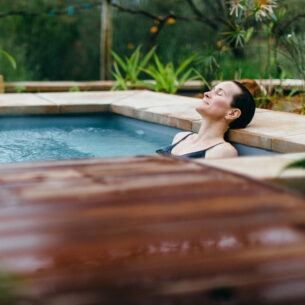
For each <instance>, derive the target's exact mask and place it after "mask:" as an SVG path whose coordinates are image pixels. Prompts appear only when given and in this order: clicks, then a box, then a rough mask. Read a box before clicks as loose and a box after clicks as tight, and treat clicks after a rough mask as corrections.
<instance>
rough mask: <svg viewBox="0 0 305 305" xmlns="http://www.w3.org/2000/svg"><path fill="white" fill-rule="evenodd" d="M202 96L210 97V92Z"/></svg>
mask: <svg viewBox="0 0 305 305" xmlns="http://www.w3.org/2000/svg"><path fill="white" fill-rule="evenodd" d="M203 96H205V97H210V96H211V91H206V92H204V94H203Z"/></svg>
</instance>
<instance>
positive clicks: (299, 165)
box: [284, 159, 305, 170]
mask: <svg viewBox="0 0 305 305" xmlns="http://www.w3.org/2000/svg"><path fill="white" fill-rule="evenodd" d="M289 168H305V159H300V160H297V161H294V162H292V163H289V164H288V165H287V166H286V167H285V168H284V170H285V169H289Z"/></svg>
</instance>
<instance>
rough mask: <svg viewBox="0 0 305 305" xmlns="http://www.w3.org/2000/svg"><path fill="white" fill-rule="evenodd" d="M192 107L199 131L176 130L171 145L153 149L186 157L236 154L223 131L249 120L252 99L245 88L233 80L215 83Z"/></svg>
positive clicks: (214, 156)
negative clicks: (196, 114)
mask: <svg viewBox="0 0 305 305" xmlns="http://www.w3.org/2000/svg"><path fill="white" fill-rule="evenodd" d="M196 111H197V112H198V113H199V114H200V115H201V117H202V123H201V127H200V129H199V132H198V133H192V132H180V133H178V134H177V135H176V136H175V137H174V140H173V143H172V145H170V146H168V147H166V148H164V149H159V150H157V153H159V154H163V155H173V156H181V157H186V158H206V159H212V158H231V157H236V156H237V155H238V153H237V151H236V149H235V148H234V146H232V145H231V144H230V143H229V142H227V141H226V140H225V134H226V132H227V131H228V129H229V128H244V127H246V126H247V125H248V124H249V123H250V121H251V120H252V118H253V116H254V112H255V102H254V99H253V97H252V95H251V93H250V92H249V91H248V89H247V88H246V87H245V86H243V85H242V84H240V83H239V82H237V81H225V82H222V83H219V84H218V85H217V86H215V87H214V88H213V89H212V90H211V91H208V92H206V93H204V96H203V99H202V101H201V103H200V104H199V105H198V106H197V107H196Z"/></svg>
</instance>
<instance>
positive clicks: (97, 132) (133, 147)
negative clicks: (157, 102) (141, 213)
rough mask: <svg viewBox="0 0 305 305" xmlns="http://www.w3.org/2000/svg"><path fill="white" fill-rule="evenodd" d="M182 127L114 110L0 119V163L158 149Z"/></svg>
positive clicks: (170, 139) (124, 153) (138, 152)
mask: <svg viewBox="0 0 305 305" xmlns="http://www.w3.org/2000/svg"><path fill="white" fill-rule="evenodd" d="M178 131H180V130H179V129H176V128H173V127H167V126H162V125H158V124H154V123H149V122H144V121H139V120H136V119H131V118H128V117H124V116H120V115H115V114H111V113H99V114H62V115H39V116H38V115H28V116H5V117H1V118H0V139H1V142H0V163H9V162H20V161H35V160H58V159H74V158H92V157H115V156H129V155H145V154H154V153H155V150H156V149H157V148H159V147H162V146H165V145H168V144H169V143H170V142H171V141H172V137H173V136H174V135H175V134H176V133H177V132H178Z"/></svg>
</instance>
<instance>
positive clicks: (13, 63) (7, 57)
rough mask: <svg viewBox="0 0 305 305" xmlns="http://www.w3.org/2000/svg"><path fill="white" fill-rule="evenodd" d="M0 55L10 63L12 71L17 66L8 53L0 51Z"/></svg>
mask: <svg viewBox="0 0 305 305" xmlns="http://www.w3.org/2000/svg"><path fill="white" fill-rule="evenodd" d="M0 53H1V54H3V55H4V57H5V58H6V59H7V60H8V61H9V62H10V63H11V65H12V66H13V68H14V69H16V67H17V65H16V61H15V59H14V58H13V56H11V55H10V54H9V53H8V52H6V51H4V50H2V49H0Z"/></svg>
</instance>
